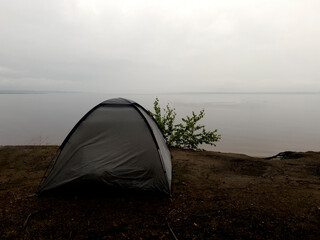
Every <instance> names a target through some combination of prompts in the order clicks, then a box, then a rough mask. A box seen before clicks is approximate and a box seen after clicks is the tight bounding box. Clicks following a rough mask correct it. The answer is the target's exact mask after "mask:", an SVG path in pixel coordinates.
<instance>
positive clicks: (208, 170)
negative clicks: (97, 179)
mask: <svg viewBox="0 0 320 240" xmlns="http://www.w3.org/2000/svg"><path fill="white" fill-rule="evenodd" d="M56 151H57V147H56V146H19V147H0V239H320V153H319V152H306V153H291V152H287V153H283V154H280V155H278V156H275V157H272V158H269V159H262V158H253V157H249V156H246V155H241V154H231V153H218V152H207V151H203V152H194V151H182V150H172V154H173V169H174V171H173V191H172V197H171V198H168V197H163V196H157V195H154V196H150V195H137V194H136V195H130V196H124V195H118V196H108V195H105V196H81V197H79V196H78V197H76V196H67V197H63V196H50V197H49V196H47V197H37V196H32V194H33V193H34V192H35V191H36V189H37V186H38V184H39V182H40V179H41V177H42V176H43V174H44V171H45V168H46V166H47V165H48V163H49V161H50V160H51V159H52V157H53V156H54V155H55V153H56ZM30 195H31V196H30Z"/></svg>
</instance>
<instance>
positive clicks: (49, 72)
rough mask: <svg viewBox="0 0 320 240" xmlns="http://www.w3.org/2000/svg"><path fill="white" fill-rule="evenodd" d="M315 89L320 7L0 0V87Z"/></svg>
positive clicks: (305, 0)
mask: <svg viewBox="0 0 320 240" xmlns="http://www.w3.org/2000/svg"><path fill="white" fill-rule="evenodd" d="M1 89H2V90H4V89H6V90H68V91H93V92H107V93H112V92H117V93H118V92H133V93H149V92H151V93H152V92H177V91H188V92H190V91H192V92H193V91H205V92H209V91H212V92H217V91H223V92H225V91H320V1H319V0H251V1H249V0H241V1H239V0H227V1H222V0H208V1H205V0H201V1H199V0H198V1H187V0H183V1H174V0H168V1H165V0H161V1H152V0H145V1H140V0H128V1H121V0H114V1H107V0H101V1H98V0H97V1H93V0H90V1H88V0H74V1H72V0H68V1H66V0H61V1H59V0H53V1H49V0H46V1H43V0H39V1H35V0H28V1H26V0H21V1H18V0H7V1H6V0H0V90H1Z"/></svg>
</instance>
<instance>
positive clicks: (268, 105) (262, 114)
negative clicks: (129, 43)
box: [0, 92, 320, 156]
mask: <svg viewBox="0 0 320 240" xmlns="http://www.w3.org/2000/svg"><path fill="white" fill-rule="evenodd" d="M114 97H124V98H128V99H131V100H134V101H136V102H138V103H140V104H141V105H143V106H144V107H145V108H147V109H152V107H153V102H154V100H155V98H156V97H158V98H159V99H160V104H161V105H162V106H163V107H165V105H166V104H169V105H170V106H171V107H173V108H175V110H176V112H177V114H178V115H177V120H179V119H180V118H181V117H184V116H186V115H191V113H192V111H195V112H196V113H199V111H200V110H201V109H204V110H205V117H204V119H203V120H202V121H201V123H202V124H204V125H205V126H206V129H207V130H214V129H218V133H219V134H221V136H222V139H221V141H220V142H218V143H217V144H216V145H217V146H216V147H214V146H203V148H205V149H207V150H214V151H220V152H234V153H243V154H248V155H251V156H272V155H275V154H277V153H279V152H282V151H309V150H311V151H320V110H319V109H320V106H319V105H320V94H319V93H175V94H173V93H172V94H102V93H54V92H52V93H50V92H49V93H45V92H42V93H35V92H27V93H23V92H18V93H14V92H10V94H4V93H1V94H0V145H48V144H50V145H51V144H55V145H59V144H61V143H62V141H63V140H64V138H65V137H66V136H67V134H68V133H69V131H71V129H72V128H73V126H74V125H75V124H76V123H77V122H78V120H79V119H80V118H81V117H82V116H83V115H84V114H85V113H87V112H88V111H89V110H90V109H91V108H92V107H94V106H95V105H97V104H98V103H100V102H102V101H104V100H107V99H109V98H114Z"/></svg>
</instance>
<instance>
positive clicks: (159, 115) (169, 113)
mask: <svg viewBox="0 0 320 240" xmlns="http://www.w3.org/2000/svg"><path fill="white" fill-rule="evenodd" d="M153 108H154V113H153V112H150V111H149V112H150V114H151V115H152V116H153V117H154V119H155V120H156V121H157V123H158V125H159V127H160V129H161V131H162V133H163V136H164V138H165V140H166V143H167V145H168V147H175V148H182V149H193V150H199V145H200V144H210V145H214V146H216V145H215V144H214V143H215V142H217V141H219V140H220V139H221V135H218V134H217V129H215V130H214V131H207V130H206V129H205V126H204V125H200V124H199V123H198V122H199V121H200V120H201V119H202V118H203V117H204V110H201V111H200V113H199V114H198V115H197V114H195V113H194V112H192V116H191V117H189V116H186V117H185V118H182V119H181V120H182V121H181V123H179V124H176V125H175V124H174V121H175V119H176V115H177V114H176V113H175V109H174V108H170V106H169V104H167V106H166V108H163V109H162V110H161V107H160V106H159V99H158V98H156V100H155V101H154V103H153ZM162 111H163V112H162Z"/></svg>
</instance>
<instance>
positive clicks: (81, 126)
mask: <svg viewBox="0 0 320 240" xmlns="http://www.w3.org/2000/svg"><path fill="white" fill-rule="evenodd" d="M59 150H60V153H59V155H58V157H57V159H56V160H55V162H54V163H53V166H52V168H51V170H50V171H49V173H48V175H47V176H45V177H44V179H43V181H42V183H41V184H40V186H39V193H40V194H41V193H44V192H49V191H50V190H54V189H55V190H56V189H59V188H62V187H64V186H68V189H70V188H71V189H72V188H73V186H78V187H79V186H80V189H81V185H83V186H87V185H89V186H94V185H96V186H98V185H99V186H100V187H101V186H105V187H108V188H111V189H120V190H124V191H126V190H146V191H152V192H160V193H164V194H168V195H170V194H171V179H172V166H171V154H170V151H169V150H168V147H167V145H166V143H165V140H164V138H163V135H162V132H161V131H160V129H159V127H158V125H157V123H156V121H155V120H154V119H153V118H152V117H151V116H150V115H149V113H148V112H147V110H145V109H144V108H143V107H142V106H140V105H139V104H137V103H135V102H133V101H131V100H127V99H123V98H114V99H109V100H107V101H104V102H102V103H100V104H98V105H97V106H95V107H94V108H93V109H91V110H90V111H89V112H88V113H87V114H86V115H84V116H83V117H82V119H80V121H79V122H78V123H77V124H76V125H75V126H74V128H73V129H72V130H71V132H70V133H69V135H68V136H67V137H66V139H65V140H64V141H63V143H62V144H61V146H60V148H59ZM99 189H101V190H103V188H99Z"/></svg>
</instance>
